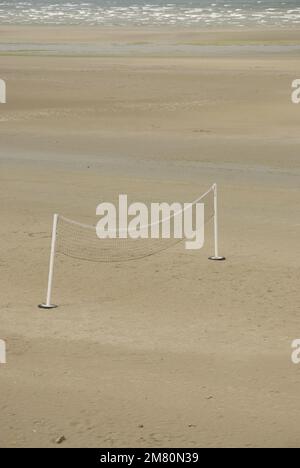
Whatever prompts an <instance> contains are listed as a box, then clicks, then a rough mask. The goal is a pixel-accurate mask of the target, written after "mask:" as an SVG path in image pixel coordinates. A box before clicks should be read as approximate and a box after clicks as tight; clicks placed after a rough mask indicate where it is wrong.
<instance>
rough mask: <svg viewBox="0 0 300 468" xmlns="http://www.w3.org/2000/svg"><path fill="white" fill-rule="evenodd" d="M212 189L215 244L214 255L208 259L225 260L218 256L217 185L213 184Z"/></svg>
mask: <svg viewBox="0 0 300 468" xmlns="http://www.w3.org/2000/svg"><path fill="white" fill-rule="evenodd" d="M213 191H214V244H215V255H214V256H213V257H209V258H210V260H219V261H220V260H225V257H220V256H219V226H218V186H217V184H214V185H213Z"/></svg>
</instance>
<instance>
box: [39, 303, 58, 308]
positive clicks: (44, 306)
mask: <svg viewBox="0 0 300 468" xmlns="http://www.w3.org/2000/svg"><path fill="white" fill-rule="evenodd" d="M57 307H58V306H57V305H54V304H49V305H47V304H39V309H56V308H57Z"/></svg>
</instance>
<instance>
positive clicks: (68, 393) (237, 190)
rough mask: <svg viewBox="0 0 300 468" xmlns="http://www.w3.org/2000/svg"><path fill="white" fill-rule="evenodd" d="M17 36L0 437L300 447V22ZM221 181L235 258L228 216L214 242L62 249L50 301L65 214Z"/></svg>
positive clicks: (8, 72) (10, 64)
mask: <svg viewBox="0 0 300 468" xmlns="http://www.w3.org/2000/svg"><path fill="white" fill-rule="evenodd" d="M0 37H1V47H0V49H1V50H0V78H2V79H5V80H6V82H7V90H8V95H7V104H6V105H2V104H1V105H0V141H1V145H0V199H1V211H0V213H1V223H0V237H1V242H0V277H1V279H0V284H1V297H0V339H5V340H6V343H7V364H6V365H0V388H1V401H0V411H1V416H0V417H1V428H0V446H1V447H13V446H21V447H30V446H42V447H48V446H49V447H56V446H57V445H56V444H55V440H56V439H57V438H58V437H60V436H62V435H64V437H65V438H66V440H65V441H64V442H63V444H61V446H65V447H68V446H75V447H128V446H134V447H150V446H151V447H202V446H208V447H211V446H217V447H223V446H242V447H247V446H249V447H254V446H263V447H266V446H272V447H278V446H286V447H290V446H296V447H299V446H300V434H299V424H300V404H299V392H300V374H299V372H300V369H299V368H298V367H297V366H296V365H294V364H292V362H291V342H292V340H294V339H296V338H299V337H300V319H299V312H300V309H299V304H300V294H299V274H300V268H299V264H300V263H299V262H300V252H299V234H300V194H299V186H300V160H299V148H300V145H299V144H300V133H299V132H300V131H299V128H300V106H297V105H293V104H292V102H291V83H292V81H293V80H294V79H295V78H300V61H299V48H298V47H297V46H299V44H300V33H299V31H295V30H294V31H291V32H289V31H284V30H281V31H275V30H269V31H260V30H257V31H255V30H253V31H247V30H245V31H242V32H236V31H208V32H200V31H199V32H198V31H187V30H184V31H179V30H169V31H168V30H145V31H143V30H141V29H137V30H135V31H128V30H124V29H121V30H113V29H106V30H98V29H96V28H95V29H94V28H91V29H84V28H76V27H72V28H71V27H70V28H50V27H44V28H39V27H27V28H24V27H3V26H1V27H0ZM12 45H13V47H12ZM66 47H67V49H66ZM214 182H217V183H218V186H219V193H220V197H219V204H220V248H221V253H222V254H224V255H226V256H227V261H226V262H224V263H217V262H216V263H214V262H210V261H209V260H208V256H209V255H211V254H212V251H213V242H212V240H213V237H212V225H211V224H209V225H207V229H206V243H205V246H204V248H203V249H202V250H200V251H195V252H186V251H185V250H184V249H183V248H182V246H177V247H176V248H175V249H170V250H167V251H166V252H163V253H161V254H159V255H156V256H152V257H149V258H146V259H143V260H139V261H135V262H128V263H108V264H103V263H91V262H84V261H80V260H76V259H72V258H67V257H63V256H57V261H56V263H55V282H54V291H53V293H54V294H53V301H54V302H55V303H57V304H58V305H59V308H57V309H54V310H52V311H42V310H40V309H38V308H37V305H38V304H39V303H40V302H42V301H43V300H44V299H45V288H46V283H47V270H48V257H49V248H50V232H51V223H52V216H53V213H55V212H58V213H61V214H63V215H65V216H67V217H71V218H73V219H78V220H80V221H81V220H86V219H94V220H95V216H94V215H95V209H96V205H97V204H98V203H99V202H101V201H110V200H113V199H115V198H116V196H117V195H118V194H119V193H128V194H129V195H130V197H131V198H132V200H133V201H144V200H150V199H153V198H156V199H157V200H159V201H164V200H166V201H168V200H174V201H186V202H187V201H191V200H193V199H195V198H196V197H197V196H198V195H200V194H201V193H202V192H205V191H206V190H207V188H208V187H210V186H211V184H212V183H214Z"/></svg>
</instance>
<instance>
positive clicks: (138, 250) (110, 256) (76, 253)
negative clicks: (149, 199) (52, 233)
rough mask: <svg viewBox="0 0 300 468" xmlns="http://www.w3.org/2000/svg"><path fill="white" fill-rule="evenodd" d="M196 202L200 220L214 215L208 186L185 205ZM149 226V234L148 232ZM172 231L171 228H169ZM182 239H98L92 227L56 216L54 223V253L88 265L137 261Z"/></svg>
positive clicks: (212, 193)
mask: <svg viewBox="0 0 300 468" xmlns="http://www.w3.org/2000/svg"><path fill="white" fill-rule="evenodd" d="M196 203H203V204H204V221H205V223H207V222H209V221H210V220H211V219H212V218H213V216H214V191H213V187H211V188H210V189H209V190H208V191H207V192H206V193H205V194H203V195H202V196H201V197H199V198H198V199H197V200H195V201H194V202H192V203H191V204H190V205H189V206H190V207H191V206H193V205H195V204H196ZM183 211H184V210H182V211H181V213H179V212H176V213H173V214H172V216H170V217H169V218H168V219H167V220H166V219H162V220H161V221H160V223H159V224H160V225H161V226H160V232H161V231H162V224H163V223H165V222H166V221H169V223H170V226H172V223H173V222H174V219H175V217H176V216H177V215H179V214H182V212H183ZM151 226H152V225H151V224H150V225H149V229H150V230H149V232H151ZM171 232H172V227H171ZM184 240H185V238H184V237H182V238H180V239H176V238H174V237H172V236H171V238H168V239H164V238H161V237H159V238H157V239H154V238H151V237H149V238H147V239H143V238H138V239H132V238H131V237H130V236H129V237H127V238H126V239H122V238H119V237H118V235H117V236H116V238H114V239H110V238H108V239H99V238H98V237H97V234H96V225H92V224H83V223H79V222H77V221H73V220H71V219H68V218H65V217H63V216H59V217H58V224H57V240H56V251H57V252H58V253H60V254H63V255H66V256H69V257H72V258H77V259H81V260H87V261H92V262H106V263H110V262H125V261H130V260H137V259H140V258H145V257H149V256H151V255H154V254H156V253H159V252H162V251H164V250H167V249H170V248H172V247H174V246H175V245H176V244H179V243H180V242H183V241H184Z"/></svg>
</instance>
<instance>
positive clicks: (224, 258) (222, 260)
mask: <svg viewBox="0 0 300 468" xmlns="http://www.w3.org/2000/svg"><path fill="white" fill-rule="evenodd" d="M209 260H215V261H216V262H224V260H226V257H209Z"/></svg>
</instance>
